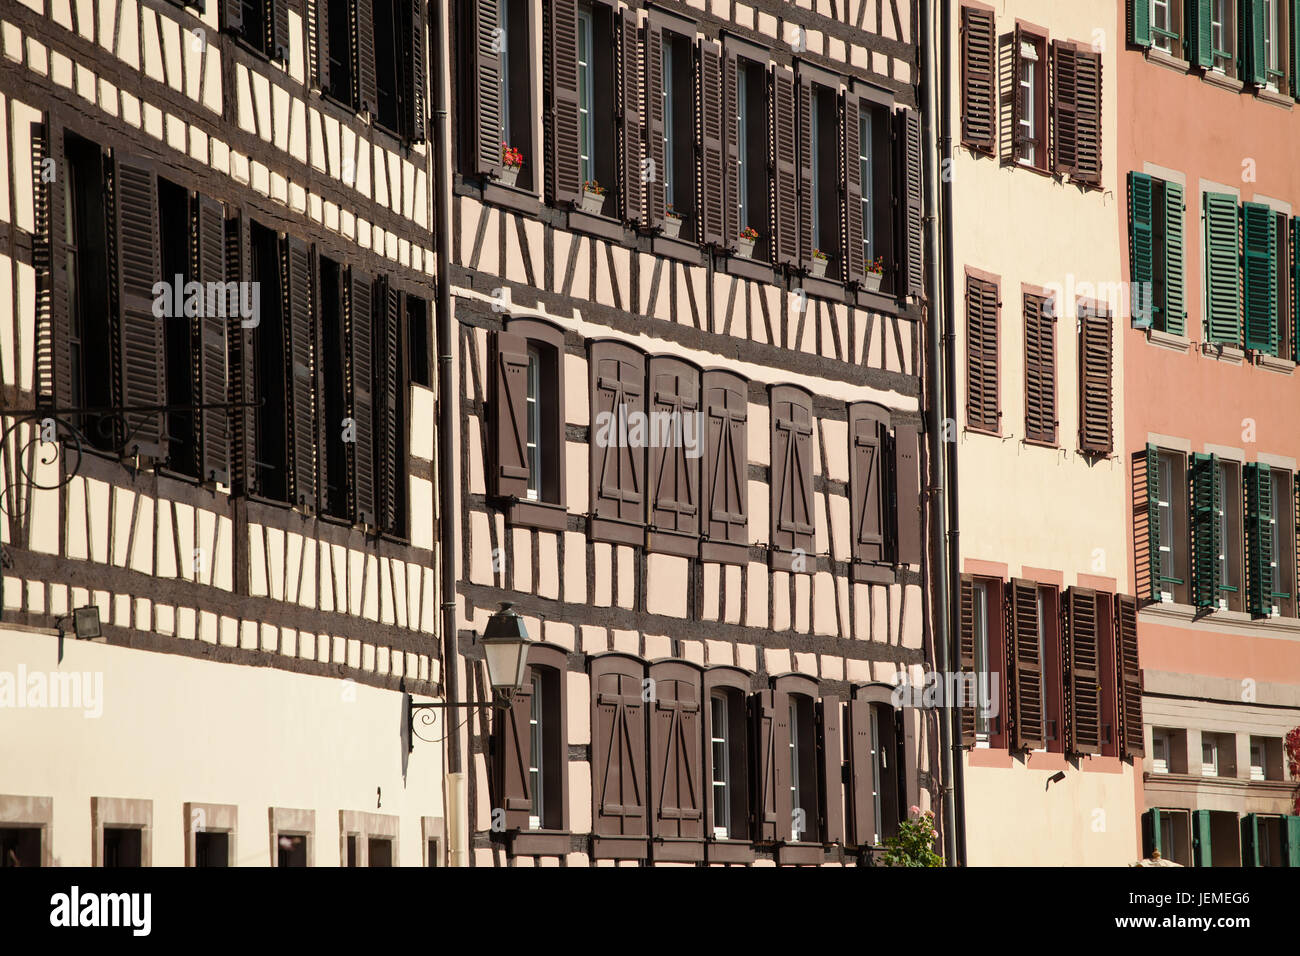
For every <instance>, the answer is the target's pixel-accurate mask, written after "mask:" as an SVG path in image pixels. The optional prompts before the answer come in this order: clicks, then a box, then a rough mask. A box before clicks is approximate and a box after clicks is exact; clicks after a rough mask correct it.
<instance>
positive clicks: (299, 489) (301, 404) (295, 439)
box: [280, 236, 318, 511]
mask: <svg viewBox="0 0 1300 956" xmlns="http://www.w3.org/2000/svg"><path fill="white" fill-rule="evenodd" d="M283 248H284V256H285V275H284V276H283V278H282V279H281V280H280V289H281V290H282V292H283V295H284V298H285V305H284V309H283V312H282V314H283V315H284V316H285V317H286V321H285V331H286V332H287V333H288V336H287V337H288V348H286V349H285V357H286V360H287V361H286V364H287V365H288V366H289V367H288V369H287V370H286V371H287V372H288V377H289V383H290V390H291V400H292V403H293V404H292V412H291V414H290V415H289V427H290V429H291V433H290V434H291V436H292V437H291V438H290V440H289V447H290V450H291V452H292V454H291V456H290V465H291V467H292V469H293V472H292V476H293V489H294V494H293V502H294V504H296V505H298V506H299V507H300V508H304V509H306V510H308V511H314V510H315V509H316V504H317V500H316V499H317V495H316V487H317V485H316V436H317V434H318V432H317V430H316V388H315V385H316V323H315V315H316V312H317V309H316V308H315V307H314V306H313V303H312V300H311V293H312V280H311V249H310V248H309V247H308V246H307V243H305V242H303V241H302V240H301V239H299V238H297V237H296V236H289V237H287V239H286V240H285V242H284V246H283Z"/></svg>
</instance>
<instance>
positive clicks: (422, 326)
mask: <svg viewBox="0 0 1300 956" xmlns="http://www.w3.org/2000/svg"><path fill="white" fill-rule="evenodd" d="M406 346H407V351H406V355H407V375H408V376H409V377H410V380H411V384H412V385H422V386H424V387H425V388H432V387H433V374H432V372H431V371H430V365H431V354H432V353H431V351H430V348H429V303H428V302H426V301H425V300H424V299H421V298H419V297H417V296H413V295H408V296H407V297H406Z"/></svg>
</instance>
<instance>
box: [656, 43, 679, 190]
mask: <svg viewBox="0 0 1300 956" xmlns="http://www.w3.org/2000/svg"><path fill="white" fill-rule="evenodd" d="M663 78H664V168H663V169H661V170H659V169H657V170H655V175H657V176H662V177H663V180H664V202H665V203H667V204H668V205H669V206H671V205H672V204H673V125H674V120H673V43H672V40H671V39H670V38H669V37H668V36H667V35H665V36H664V39H663Z"/></svg>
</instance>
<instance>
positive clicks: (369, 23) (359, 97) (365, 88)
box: [349, 0, 500, 159]
mask: <svg viewBox="0 0 1300 956" xmlns="http://www.w3.org/2000/svg"><path fill="white" fill-rule="evenodd" d="M488 3H491V4H493V6H495V3H494V0H480V2H479V5H480V6H483V5H484V4H488ZM349 10H350V11H351V12H352V77H353V79H352V82H353V85H354V89H353V102H354V103H356V104H357V111H358V112H361V113H370V114H372V115H374V114H377V113H378V112H379V92H378V83H377V81H376V77H375V11H374V3H373V0H355V2H354V3H352V4H350V5H349ZM499 72H500V71H499V69H498V73H499ZM499 158H500V157H498V159H499Z"/></svg>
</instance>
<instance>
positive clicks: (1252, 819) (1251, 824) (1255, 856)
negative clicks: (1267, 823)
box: [1241, 813, 1259, 867]
mask: <svg viewBox="0 0 1300 956" xmlns="http://www.w3.org/2000/svg"><path fill="white" fill-rule="evenodd" d="M1241 865H1242V866H1250V867H1255V866H1259V816H1258V815H1256V814H1254V813H1247V814H1245V815H1244V816H1242V818H1241Z"/></svg>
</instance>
